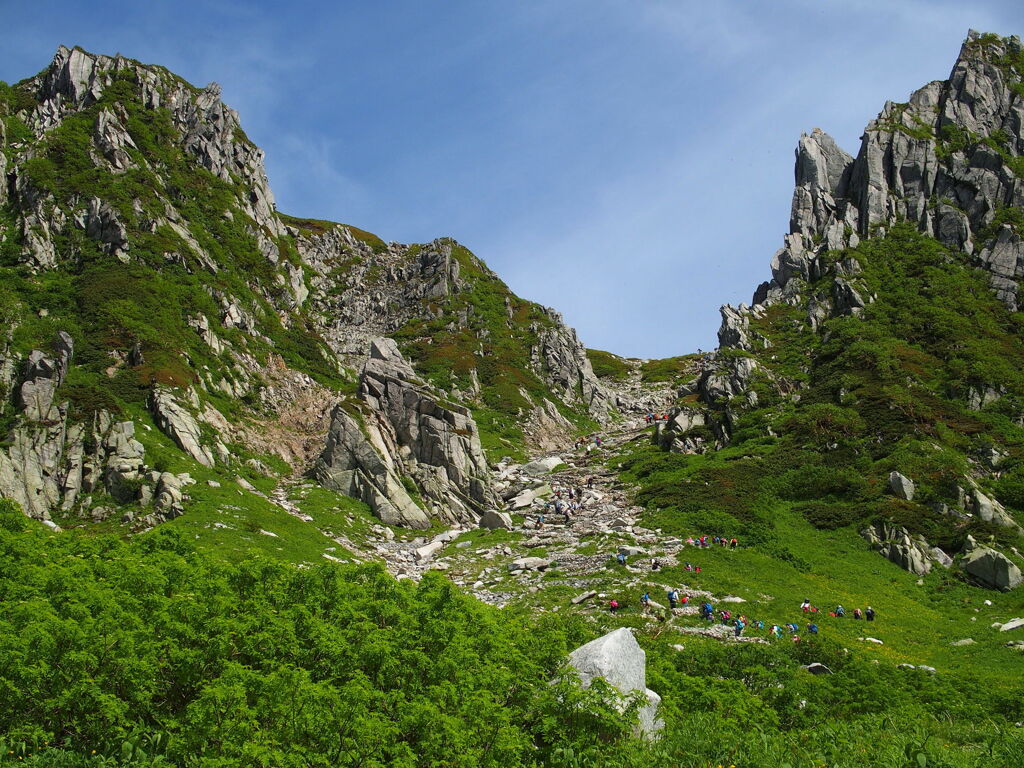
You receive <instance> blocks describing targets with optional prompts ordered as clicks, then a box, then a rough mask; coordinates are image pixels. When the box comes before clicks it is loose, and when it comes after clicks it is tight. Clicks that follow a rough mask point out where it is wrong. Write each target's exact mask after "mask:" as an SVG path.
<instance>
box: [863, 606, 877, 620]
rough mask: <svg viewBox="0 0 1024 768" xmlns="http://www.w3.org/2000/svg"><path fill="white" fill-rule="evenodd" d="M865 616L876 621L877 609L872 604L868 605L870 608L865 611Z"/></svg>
mask: <svg viewBox="0 0 1024 768" xmlns="http://www.w3.org/2000/svg"><path fill="white" fill-rule="evenodd" d="M864 618H865V619H867V620H868V621H874V620H875V609H874V608H872V607H871V606H870V605H869V606H868V609H867V610H866V611H864Z"/></svg>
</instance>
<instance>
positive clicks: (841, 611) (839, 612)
mask: <svg viewBox="0 0 1024 768" xmlns="http://www.w3.org/2000/svg"><path fill="white" fill-rule="evenodd" d="M804 606H807V607H806V608H805V607H804ZM800 607H801V608H803V610H804V612H805V613H807V612H808V611H814V612H815V613H816V612H817V610H818V609H817V608H815V607H814V606H812V605H811V601H810V600H804V602H803V604H802V605H801V606H800ZM828 615H829V616H832V617H834V618H839V619H841V618H843V617H844V616H846V609H845V608H843V606H842V605H837V606H836V609H835V610H834V611H829V614H828ZM853 618H855V619H857V621H860V620H861V619H865V620H866V621H874V620H875V609H874V608H872V607H871V606H870V605H869V606H868V607H867V609H866V610H865V611H864V612H863V613H862V612H861V610H860V608H854V609H853Z"/></svg>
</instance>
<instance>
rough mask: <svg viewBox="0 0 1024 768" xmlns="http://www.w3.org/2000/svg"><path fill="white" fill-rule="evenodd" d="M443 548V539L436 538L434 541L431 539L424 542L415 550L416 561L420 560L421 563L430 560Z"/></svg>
mask: <svg viewBox="0 0 1024 768" xmlns="http://www.w3.org/2000/svg"><path fill="white" fill-rule="evenodd" d="M443 548H444V542H443V541H437V540H436V539H435V540H434V541H431V542H430V543H428V544H424V545H423V546H422V547H419V548H418V549H416V550H415V552H416V561H417V562H419V563H425V562H427V561H428V560H430V559H431V558H432V557H433V556H434V555H436V554H437V553H438V552H440V551H441V550H442V549H443Z"/></svg>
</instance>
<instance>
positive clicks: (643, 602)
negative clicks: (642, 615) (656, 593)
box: [640, 592, 651, 612]
mask: <svg viewBox="0 0 1024 768" xmlns="http://www.w3.org/2000/svg"><path fill="white" fill-rule="evenodd" d="M640 607H641V608H643V610H644V611H645V612H646V611H647V609H648V608H650V607H651V593H650V592H644V596H643V597H641V598H640Z"/></svg>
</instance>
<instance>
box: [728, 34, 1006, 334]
mask: <svg viewBox="0 0 1024 768" xmlns="http://www.w3.org/2000/svg"><path fill="white" fill-rule="evenodd" d="M1020 56H1021V49H1020V41H1019V40H1017V39H1016V38H1009V39H1005V40H1004V39H1001V38H998V37H995V36H993V35H979V34H977V33H974V32H972V33H971V34H970V35H969V37H968V39H967V41H966V42H965V43H964V45H963V48H962V49H961V51H960V56H959V57H958V58H957V61H956V64H955V65H954V66H953V71H952V72H951V73H950V76H949V79H948V80H945V81H935V82H932V83H929V84H928V85H926V86H924V87H923V88H921V89H919V90H917V91H915V92H914V93H913V94H911V96H910V100H909V101H908V102H906V103H900V104H897V103H893V102H888V103H887V104H886V105H885V108H884V109H883V110H882V112H881V113H880V114H879V116H878V117H877V118H876V119H875V120H873V121H871V122H870V123H869V124H868V126H867V128H866V129H865V131H864V135H863V137H862V138H861V147H860V151H859V152H858V154H857V157H856V158H853V157H851V156H850V155H848V154H846V152H844V151H843V150H842V149H840V148H839V146H838V145H837V144H836V143H835V141H834V140H833V139H832V137H831V136H829V135H828V134H827V133H824V132H823V131H821V130H819V129H815V130H814V131H813V132H812V133H811V134H809V135H807V134H805V135H804V136H802V137H801V138H800V142H799V145H798V147H797V151H796V190H795V191H794V193H793V204H792V212H791V215H790V222H789V234H788V235H786V237H785V244H784V246H783V247H782V248H781V249H780V250H779V251H778V252H777V253H776V254H775V256H774V257H773V258H772V263H771V269H772V279H771V280H770V281H768V282H766V283H763V284H762V285H760V286H759V287H758V289H757V291H756V292H755V293H754V299H753V302H752V303H753V305H754V306H755V307H756V306H762V307H769V306H771V305H772V304H775V303H779V302H786V303H790V304H804V305H805V306H806V308H807V314H808V322H809V323H810V324H811V325H812V326H817V324H819V323H820V322H821V321H822V320H823V319H825V318H827V317H829V316H833V315H836V314H856V312H857V311H858V310H860V309H862V308H863V307H864V306H865V303H866V302H868V301H870V300H871V296H870V294H868V292H867V291H865V289H864V288H863V287H860V286H858V283H857V272H858V266H857V264H856V262H844V261H839V262H837V263H826V261H827V260H826V259H825V258H824V257H825V255H826V254H827V253H829V252H830V251H841V250H843V249H844V248H850V247H856V246H857V245H858V244H859V243H860V241H861V240H862V239H863V238H865V237H869V236H872V235H877V234H878V233H879V232H884V230H885V228H886V227H889V226H891V225H893V224H894V223H896V222H898V221H908V222H912V223H914V224H915V225H916V226H917V227H918V228H919V229H920V230H921V231H922V232H924V233H926V234H928V235H931V236H932V237H934V238H936V239H937V240H939V241H940V242H942V243H944V244H945V245H947V246H949V247H951V248H954V249H956V250H959V251H961V252H962V253H964V254H965V255H967V256H969V257H971V259H972V260H973V261H974V263H976V264H977V265H978V266H980V267H982V268H984V269H985V270H986V271H987V272H988V273H989V281H990V284H991V286H992V289H993V290H994V291H995V292H996V294H997V295H998V296H999V298H1000V300H1001V301H1003V302H1004V303H1005V304H1006V306H1007V307H1008V308H1009V309H1010V310H1012V311H1016V310H1017V306H1018V304H1017V292H1018V288H1019V285H1018V280H1019V279H1020V278H1021V277H1024V261H1022V260H1021V259H1022V257H1024V248H1022V243H1021V238H1020V232H1019V231H1018V230H1019V228H1018V227H1017V226H1016V225H1015V224H1014V223H1013V222H1012V221H1011V220H1010V219H1009V218H1008V216H1007V211H1010V210H1012V209H1014V208H1020V207H1021V206H1022V205H1024V180H1022V178H1021V173H1022V170H1024V161H1022V160H1021V155H1022V154H1024V100H1022V98H1021V93H1020V73H1019V71H1017V70H1016V69H1014V66H1015V62H1019V59H1020ZM1017 66H1019V63H1018V64H1017ZM826 274H828V275H829V276H830V277H831V278H832V280H831V283H832V285H831V288H832V290H831V292H830V293H829V294H816V293H814V294H812V293H811V292H809V291H808V283H811V282H814V281H817V280H818V279H820V278H821V277H822V276H824V275H826ZM749 312H750V309H749V308H747V307H742V306H741V307H740V308H739V309H738V310H737V309H733V308H732V307H725V308H723V310H722V319H723V322H722V329H721V330H720V331H719V340H720V342H721V343H722V345H723V346H728V347H734V348H739V349H752V348H755V347H756V346H757V340H756V339H752V338H750V337H749V335H748V333H747V332H746V330H745V328H744V322H743V316H744V315H745V314H747V313H749Z"/></svg>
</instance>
